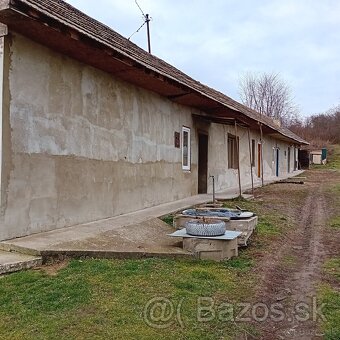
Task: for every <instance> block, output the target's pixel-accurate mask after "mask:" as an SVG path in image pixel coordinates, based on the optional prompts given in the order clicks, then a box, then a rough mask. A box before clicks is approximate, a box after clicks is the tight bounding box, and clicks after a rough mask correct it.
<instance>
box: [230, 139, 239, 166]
mask: <svg viewBox="0 0 340 340" xmlns="http://www.w3.org/2000/svg"><path fill="white" fill-rule="evenodd" d="M237 141H238V139H237ZM228 168H229V169H237V168H238V145H237V143H236V136H234V135H230V134H228Z"/></svg>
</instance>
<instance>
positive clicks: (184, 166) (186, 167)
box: [181, 126, 191, 171]
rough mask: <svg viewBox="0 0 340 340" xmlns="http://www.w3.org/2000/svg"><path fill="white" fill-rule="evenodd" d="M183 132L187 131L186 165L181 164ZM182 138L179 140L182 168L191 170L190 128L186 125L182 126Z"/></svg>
mask: <svg viewBox="0 0 340 340" xmlns="http://www.w3.org/2000/svg"><path fill="white" fill-rule="evenodd" d="M184 132H187V133H188V165H184V164H183V156H184V147H183V146H184V145H183V143H184V138H183V137H184ZM181 137H182V140H181V148H182V170H185V171H190V170H191V129H190V128H188V127H186V126H182V136H181Z"/></svg>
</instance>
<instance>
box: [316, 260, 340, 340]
mask: <svg viewBox="0 0 340 340" xmlns="http://www.w3.org/2000/svg"><path fill="white" fill-rule="evenodd" d="M324 275H325V276H326V278H327V279H328V281H329V282H330V283H323V284H321V285H320V286H319V291H318V297H319V299H320V301H321V302H322V303H323V304H324V308H323V314H324V316H325V318H326V321H325V322H323V323H322V326H321V327H322V330H323V332H324V339H326V340H338V339H340V293H339V289H338V288H336V287H335V286H338V284H339V282H340V257H337V258H333V259H330V260H328V261H327V262H326V263H325V264H324Z"/></svg>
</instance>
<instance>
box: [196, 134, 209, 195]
mask: <svg viewBox="0 0 340 340" xmlns="http://www.w3.org/2000/svg"><path fill="white" fill-rule="evenodd" d="M197 139H198V143H197V144H198V148H197V149H198V163H197V164H198V169H197V192H198V194H207V193H208V171H209V167H208V165H209V164H208V159H209V134H208V132H207V131H201V130H199V131H197ZM203 139H204V150H202V145H201V142H202V141H203ZM202 143H203V142H202ZM204 151H205V157H204V159H203V161H204V164H203V168H202V158H201V157H202V156H201V152H204ZM203 176H204V178H202V177H203Z"/></svg>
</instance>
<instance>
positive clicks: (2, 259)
mask: <svg viewBox="0 0 340 340" xmlns="http://www.w3.org/2000/svg"><path fill="white" fill-rule="evenodd" d="M41 265H42V258H41V257H36V256H29V255H24V254H18V253H13V252H7V251H0V275H1V274H7V273H12V272H16V271H20V270H23V269H30V268H33V267H36V266H41Z"/></svg>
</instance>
